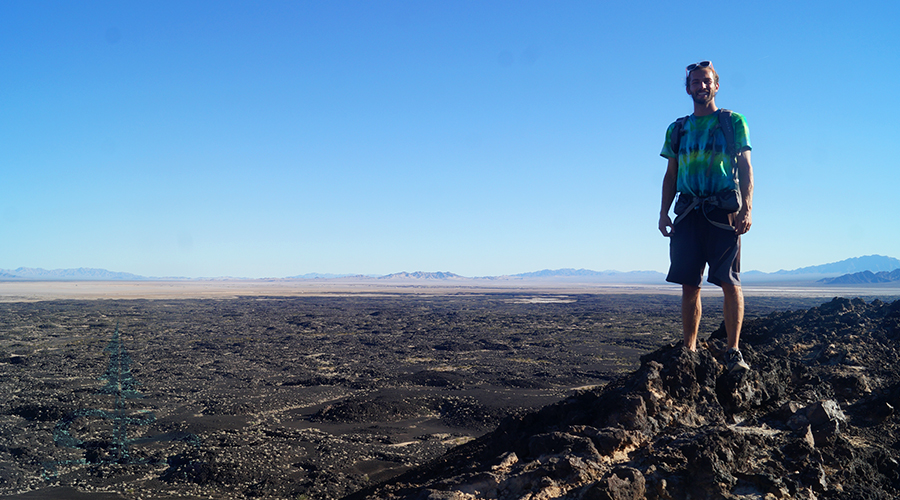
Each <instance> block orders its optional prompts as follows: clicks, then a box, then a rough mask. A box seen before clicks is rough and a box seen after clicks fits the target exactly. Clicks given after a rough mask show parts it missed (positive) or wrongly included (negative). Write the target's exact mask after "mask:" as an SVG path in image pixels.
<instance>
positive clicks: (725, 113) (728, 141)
mask: <svg viewBox="0 0 900 500" xmlns="http://www.w3.org/2000/svg"><path fill="white" fill-rule="evenodd" d="M731 113H732V111H731V110H730V109H724V108H723V109H720V110H719V128H721V129H722V135H724V136H725V154H727V155H728V158H730V159H731V167H732V168H735V167H736V166H737V150H736V146H735V140H734V122H732V121H731Z"/></svg>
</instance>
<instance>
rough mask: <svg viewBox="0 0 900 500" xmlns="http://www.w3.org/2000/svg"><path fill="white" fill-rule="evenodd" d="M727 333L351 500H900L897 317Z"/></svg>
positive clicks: (884, 309) (880, 312)
mask: <svg viewBox="0 0 900 500" xmlns="http://www.w3.org/2000/svg"><path fill="white" fill-rule="evenodd" d="M724 337H725V332H724V330H723V329H722V328H720V329H719V330H718V331H716V332H714V333H713V334H712V335H711V336H710V338H709V339H708V340H706V341H704V342H702V348H701V349H700V351H699V352H695V353H692V352H689V351H687V350H685V349H683V348H682V347H680V346H679V345H670V346H668V347H664V348H661V349H659V350H656V351H654V352H652V353H650V354H647V355H645V356H643V357H642V358H641V366H640V368H639V369H638V370H636V371H635V372H634V373H632V374H630V375H627V376H624V377H622V378H620V379H618V380H617V381H615V382H613V383H610V384H609V385H607V386H606V387H604V388H602V389H597V390H592V391H586V392H583V393H580V394H579V395H577V396H574V397H571V398H569V399H567V400H565V401H562V402H560V403H557V404H555V405H551V406H548V407H546V408H544V409H542V410H540V411H537V412H534V413H529V414H527V415H524V416H516V417H510V418H508V419H507V420H505V421H504V422H503V423H502V424H501V425H500V426H499V427H498V428H497V430H495V431H494V432H492V433H490V434H487V435H485V436H482V437H481V438H479V439H476V440H474V441H472V442H470V443H467V444H465V445H463V446H460V447H458V448H455V449H453V450H452V451H450V452H449V453H447V454H446V455H444V456H443V457H441V458H440V459H438V460H436V461H433V462H431V463H429V464H427V465H426V466H423V467H420V468H417V469H414V470H411V471H409V472H407V473H405V474H403V475H401V476H399V477H397V478H395V479H393V480H389V481H387V482H385V483H382V484H380V485H376V486H373V487H370V488H368V489H365V490H362V491H359V492H357V493H355V494H353V495H351V496H350V497H347V498H348V499H361V498H381V499H423V500H425V499H430V500H438V499H447V500H450V499H453V500H457V499H458V500H463V499H476V498H491V499H513V498H517V499H518V498H527V499H532V500H537V499H550V498H554V499H556V498H567V499H616V500H622V499H642V498H647V499H672V500H681V499H694V498H709V499H751V498H752V499H788V498H790V499H808V500H813V499H838V498H854V499H860V498H866V499H890V498H897V497H898V496H900V450H898V448H900V428H898V418H897V415H896V411H895V408H897V406H898V405H900V363H898V350H897V343H898V342H897V341H898V339H900V301H897V302H893V303H885V302H882V301H879V300H875V301H872V302H871V303H866V302H865V301H863V300H861V299H853V300H849V299H844V298H836V299H834V300H832V301H831V302H828V303H826V304H823V305H821V306H819V307H814V308H812V309H809V310H801V311H789V312H779V313H773V314H770V315H768V316H766V317H763V318H760V319H756V320H751V321H748V322H746V323H745V325H744V331H743V335H742V350H743V352H744V357H745V359H746V360H747V361H748V362H749V363H750V364H751V365H752V366H753V370H752V371H749V372H738V373H727V372H725V370H724V368H723V364H722V360H723V359H722V356H723V353H724V347H725V343H724Z"/></svg>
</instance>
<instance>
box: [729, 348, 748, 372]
mask: <svg viewBox="0 0 900 500" xmlns="http://www.w3.org/2000/svg"><path fill="white" fill-rule="evenodd" d="M725 367H726V368H727V369H728V373H734V372H736V371H738V370H749V369H750V365H748V364H747V362H746V361H744V356H743V355H741V351H739V350H737V349H733V348H732V349H728V352H726V353H725Z"/></svg>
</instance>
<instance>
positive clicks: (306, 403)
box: [0, 280, 900, 500]
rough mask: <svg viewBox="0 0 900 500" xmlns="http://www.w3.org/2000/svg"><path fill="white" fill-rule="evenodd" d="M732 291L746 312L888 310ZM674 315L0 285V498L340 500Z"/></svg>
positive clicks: (517, 406) (476, 290)
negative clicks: (825, 306)
mask: <svg viewBox="0 0 900 500" xmlns="http://www.w3.org/2000/svg"><path fill="white" fill-rule="evenodd" d="M745 293H746V295H747V309H746V313H747V317H748V319H749V318H753V317H760V316H763V315H766V314H769V313H771V312H775V311H786V310H794V309H805V308H809V307H814V306H817V305H819V304H822V303H823V302H826V301H828V300H830V298H831V297H833V296H838V295H840V296H853V297H856V296H861V297H863V298H864V299H866V300H871V299H873V298H880V299H882V300H892V299H893V300H896V298H897V297H900V290H897V289H893V288H884V287H882V288H860V289H850V288H838V289H835V288H826V287H822V288H808V287H807V288H803V287H784V288H779V287H772V286H769V287H765V288H763V287H760V288H756V289H754V288H752V287H747V288H745ZM720 302H721V301H720V299H719V298H718V294H717V293H716V292H715V290H713V289H712V287H709V292H705V294H704V320H703V324H702V325H701V336H703V335H704V334H708V333H709V332H712V331H714V330H715V329H717V328H718V326H719V324H720V317H721V304H720ZM679 307H680V296H679V294H678V290H677V288H674V287H668V286H637V285H621V286H613V285H607V286H588V285H578V284H556V285H546V284H543V285H540V284H521V285H517V286H489V285H448V284H427V285H423V284H420V283H399V284H391V285H378V286H375V285H371V284H368V283H365V282H359V283H354V282H340V283H327V282H325V283H308V282H287V281H279V280H272V281H210V282H193V281H184V282H4V283H0V391H2V393H3V398H2V400H0V497H2V498H22V499H27V498H30V499H36V498H48V499H49V498H53V499H66V498H69V499H79V498H110V499H119V498H129V499H131V498H134V499H137V498H146V499H150V498H154V499H175V498H178V499H194V498H198V499H199V498H238V499H240V498H292V499H294V498H298V499H299V498H304V499H310V500H311V499H326V498H341V497H343V496H345V495H349V494H351V493H353V492H355V491H357V490H359V489H361V488H364V487H366V486H370V485H372V484H375V483H377V482H379V481H382V480H385V479H388V478H390V477H393V476H395V475H398V474H400V473H403V472H405V471H407V470H409V469H411V468H413V467H416V466H418V465H421V464H423V463H425V462H427V461H429V460H432V459H435V458H437V457H438V456H440V455H441V454H443V453H445V452H447V451H448V450H450V449H452V448H453V447H455V446H458V445H461V444H464V443H466V442H468V441H470V440H472V439H475V438H477V437H479V436H481V435H484V434H485V433H487V432H489V431H491V430H492V429H494V428H495V427H496V426H497V425H498V424H499V423H500V422H501V421H503V419H505V418H507V417H510V416H513V415H521V414H523V413H526V412H530V411H534V410H537V409H539V408H542V407H544V406H546V405H549V404H552V403H554V402H557V401H560V400H562V399H564V398H566V397H569V396H571V395H573V394H577V393H578V392H579V391H583V390H585V389H587V388H592V387H597V386H602V385H604V384H607V383H608V382H610V381H611V380H614V379H616V378H617V377H620V376H621V375H622V374H624V373H628V372H630V371H632V370H634V369H635V368H637V367H638V365H639V357H640V356H641V355H643V354H646V353H648V352H651V351H653V350H655V349H657V348H659V347H661V346H665V345H669V344H673V343H675V342H677V341H678V340H679V338H680V329H681V327H680V316H679Z"/></svg>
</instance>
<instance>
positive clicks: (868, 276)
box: [818, 268, 900, 285]
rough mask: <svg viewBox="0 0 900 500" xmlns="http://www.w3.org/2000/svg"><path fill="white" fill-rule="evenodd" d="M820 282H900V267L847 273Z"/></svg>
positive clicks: (830, 283) (857, 283)
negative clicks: (889, 269) (889, 270)
mask: <svg viewBox="0 0 900 500" xmlns="http://www.w3.org/2000/svg"><path fill="white" fill-rule="evenodd" d="M818 282H819V283H825V284H826V285H862V284H869V283H897V282H900V268H897V269H894V270H893V271H891V272H887V271H879V272H877V273H873V272H872V271H863V272H861V273H853V274H845V275H843V276H838V277H837V278H822V279H820V280H818Z"/></svg>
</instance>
